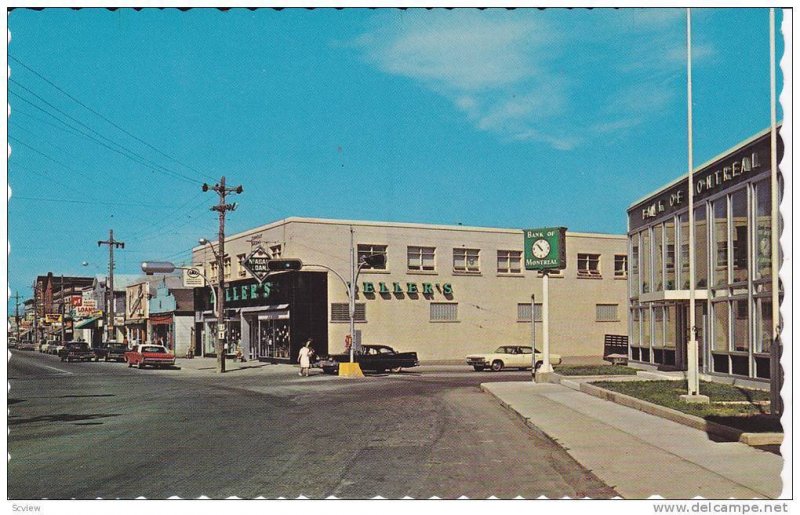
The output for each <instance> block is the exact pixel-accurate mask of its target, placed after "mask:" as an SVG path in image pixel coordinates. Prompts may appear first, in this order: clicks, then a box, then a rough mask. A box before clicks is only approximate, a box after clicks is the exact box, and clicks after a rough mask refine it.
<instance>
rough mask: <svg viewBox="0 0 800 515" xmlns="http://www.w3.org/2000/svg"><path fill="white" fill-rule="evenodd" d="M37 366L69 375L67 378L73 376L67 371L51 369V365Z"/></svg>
mask: <svg viewBox="0 0 800 515" xmlns="http://www.w3.org/2000/svg"><path fill="white" fill-rule="evenodd" d="M35 366H37V367H41V368H49V369H50V370H55V371H56V372H60V373H61V374H63V375H67V376H71V375H72V372H67V371H66V370H61V369H60V368H56V367H51V366H49V365H40V364H38V363H36V364H35Z"/></svg>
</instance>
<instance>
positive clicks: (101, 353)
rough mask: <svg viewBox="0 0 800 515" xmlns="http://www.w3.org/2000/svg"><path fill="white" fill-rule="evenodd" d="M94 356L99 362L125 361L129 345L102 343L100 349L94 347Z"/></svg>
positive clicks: (110, 342) (114, 342) (113, 342)
mask: <svg viewBox="0 0 800 515" xmlns="http://www.w3.org/2000/svg"><path fill="white" fill-rule="evenodd" d="M92 350H94V354H95V356H96V357H97V361H100V360H101V359H102V360H103V361H125V353H126V352H127V351H128V345H127V344H125V343H120V342H116V341H113V340H112V341H107V342H102V343H101V344H100V345H99V346H98V347H94V348H93V349H92Z"/></svg>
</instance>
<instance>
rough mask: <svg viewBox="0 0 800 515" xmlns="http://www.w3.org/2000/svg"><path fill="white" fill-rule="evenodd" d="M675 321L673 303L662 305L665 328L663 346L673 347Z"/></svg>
mask: <svg viewBox="0 0 800 515" xmlns="http://www.w3.org/2000/svg"><path fill="white" fill-rule="evenodd" d="M675 323H676V319H675V305H674V304H671V305H669V306H664V327H665V328H666V337H665V338H664V347H670V348H673V349H674V348H675Z"/></svg>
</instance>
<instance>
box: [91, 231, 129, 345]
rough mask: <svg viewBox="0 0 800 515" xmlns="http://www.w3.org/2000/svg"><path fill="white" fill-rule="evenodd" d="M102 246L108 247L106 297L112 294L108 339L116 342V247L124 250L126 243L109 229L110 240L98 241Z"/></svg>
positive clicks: (108, 303) (107, 325)
mask: <svg viewBox="0 0 800 515" xmlns="http://www.w3.org/2000/svg"><path fill="white" fill-rule="evenodd" d="M101 245H108V284H107V285H106V295H107V296H108V294H109V293H108V292H111V300H110V301H109V300H108V299H106V302H107V306H108V310H107V313H108V323H107V324H106V327H107V328H108V329H107V331H108V333H107V337H106V338H107V339H108V340H109V341H111V340H114V339H115V338H114V336H115V335H114V247H117V248H120V249H124V248H125V242H124V241H119V240H115V239H114V229H109V231H108V240H106V241H98V242H97V246H98V247H99V246H101Z"/></svg>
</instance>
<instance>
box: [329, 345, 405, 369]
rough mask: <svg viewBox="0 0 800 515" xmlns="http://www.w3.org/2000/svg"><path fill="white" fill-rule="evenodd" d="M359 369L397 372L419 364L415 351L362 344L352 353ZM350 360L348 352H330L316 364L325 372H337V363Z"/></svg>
mask: <svg viewBox="0 0 800 515" xmlns="http://www.w3.org/2000/svg"><path fill="white" fill-rule="evenodd" d="M353 360H354V361H356V362H357V363H358V364H359V366H360V367H361V370H365V371H368V372H378V373H381V372H385V371H386V370H393V371H396V372H399V371H400V369H402V368H411V367H416V366H419V359H417V353H416V352H397V351H396V350H394V349H393V348H391V347H389V346H387V345H363V346H362V348H361V352H358V353H355V354H354V355H353ZM349 361H350V353H349V352H348V353H344V354H332V355H330V356H328V357H327V358H325V359H322V360H320V361H319V363H318V366H319V367H320V368H321V369H322V371H323V372H325V373H326V374H338V373H339V363H347V362H349Z"/></svg>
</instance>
